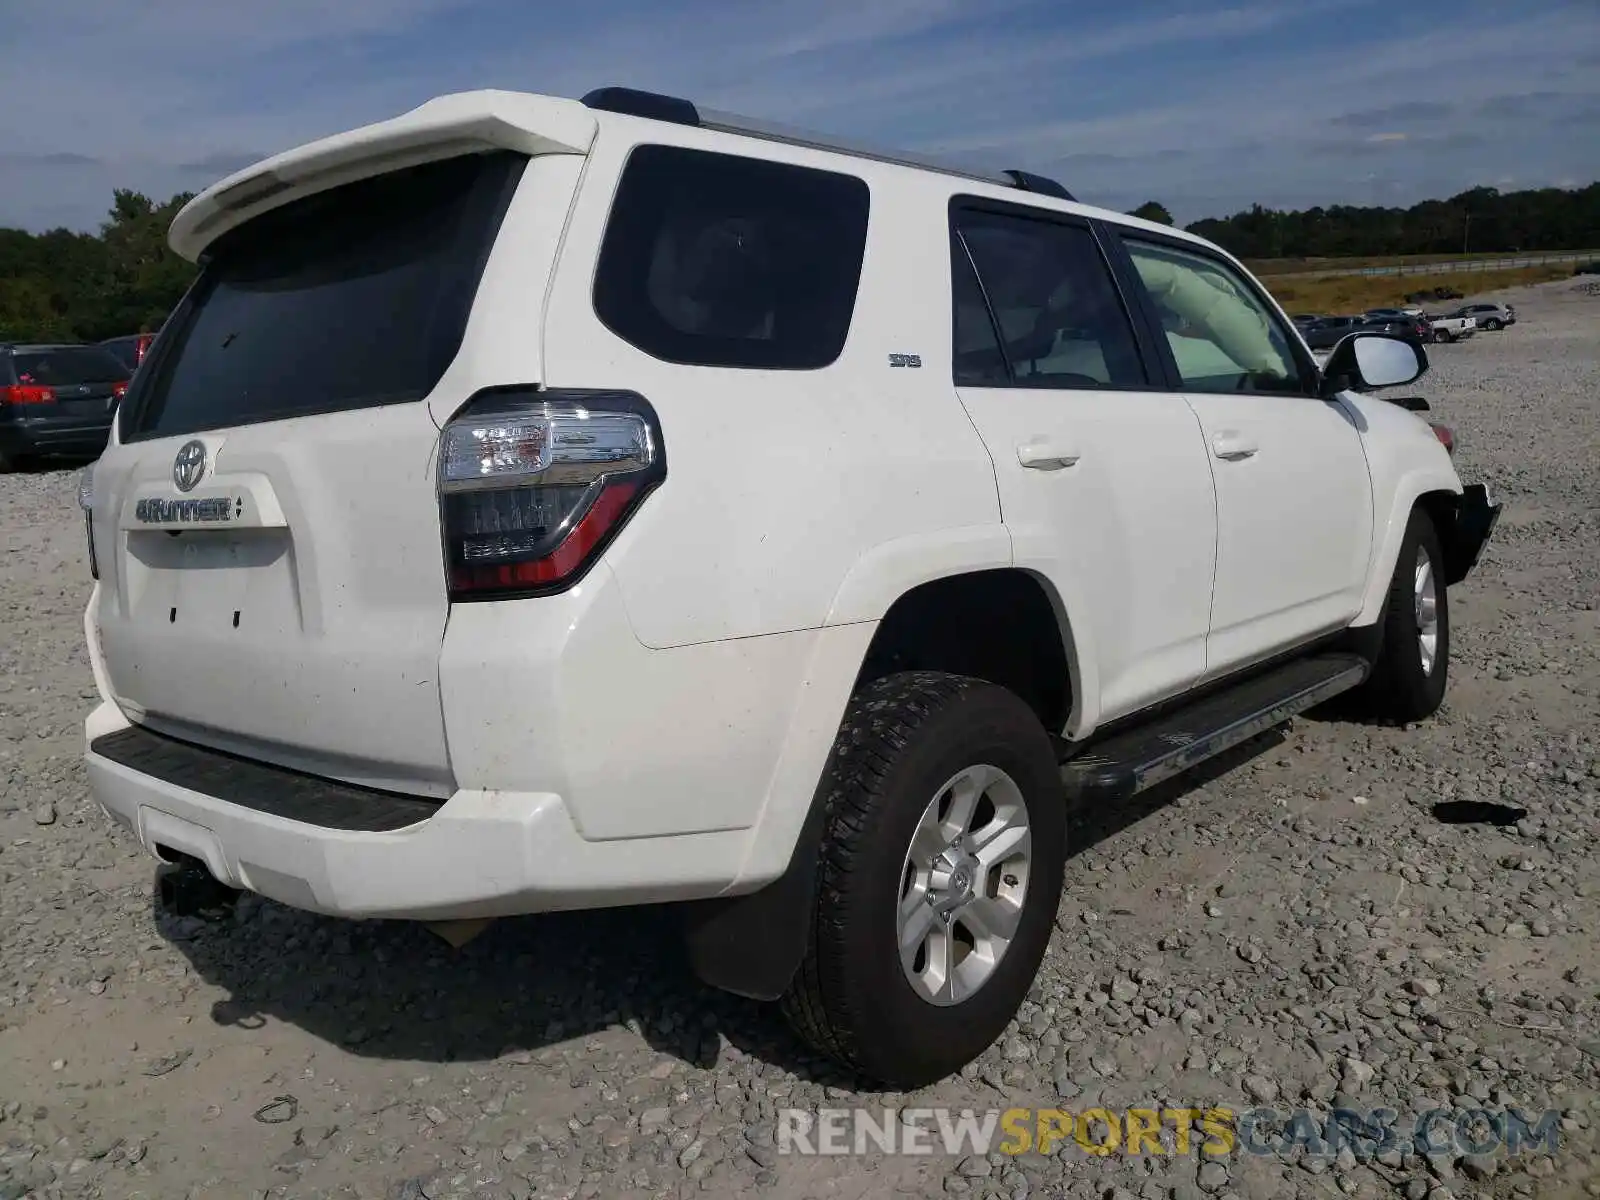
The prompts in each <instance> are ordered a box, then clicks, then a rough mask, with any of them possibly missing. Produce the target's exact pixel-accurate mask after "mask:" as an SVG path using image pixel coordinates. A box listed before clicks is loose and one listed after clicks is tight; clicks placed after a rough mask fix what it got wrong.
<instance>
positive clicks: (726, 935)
mask: <svg viewBox="0 0 1600 1200" xmlns="http://www.w3.org/2000/svg"><path fill="white" fill-rule="evenodd" d="M822 818H823V805H822V803H821V802H820V800H816V799H814V800H813V801H812V804H811V811H810V812H809V813H807V814H806V821H805V824H804V825H803V826H802V827H801V830H800V837H799V839H798V841H797V842H796V843H795V848H794V853H793V854H791V855H790V857H789V865H788V866H787V867H786V868H785V869H784V872H783V874H782V875H780V876H778V878H777V879H774V880H773V881H772V882H771V883H769V884H767V885H766V887H764V888H762V889H761V890H760V891H757V892H751V893H749V894H748V895H744V896H724V897H718V898H717V899H714V900H696V901H693V902H691V903H687V904H685V905H683V936H684V943H685V946H686V948H687V949H688V951H689V962H690V965H691V966H692V967H693V968H694V973H695V974H696V975H697V976H698V977H699V979H700V981H701V982H702V983H704V984H707V985H709V986H710V987H714V988H718V989H720V990H722V991H725V992H732V993H733V994H734V995H736V996H743V997H745V998H746V999H749V1000H777V999H778V998H779V997H781V996H782V995H783V994H784V992H786V991H788V990H789V983H790V981H791V980H793V979H794V973H795V972H796V971H797V970H799V969H800V963H801V961H802V960H803V959H804V958H805V954H806V948H807V945H808V943H809V939H810V937H811V922H812V918H813V910H814V908H815V905H816V891H817V853H818V850H819V849H820V846H821V841H822Z"/></svg>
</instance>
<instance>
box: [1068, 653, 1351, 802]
mask: <svg viewBox="0 0 1600 1200" xmlns="http://www.w3.org/2000/svg"><path fill="white" fill-rule="evenodd" d="M1369 670H1370V668H1369V667H1368V665H1367V662H1366V660H1365V659H1362V658H1359V657H1357V656H1356V655H1354V654H1323V655H1318V656H1316V657H1313V658H1302V659H1296V660H1295V661H1293V662H1289V663H1285V664H1284V665H1283V666H1281V667H1276V668H1274V669H1272V670H1271V671H1268V672H1266V673H1265V674H1263V675H1257V676H1255V677H1253V678H1250V679H1246V680H1244V681H1243V682H1241V683H1237V684H1235V685H1233V686H1232V687H1229V688H1226V689H1224V690H1222V691H1220V692H1216V693H1214V694H1212V695H1209V696H1206V697H1205V698H1203V699H1200V700H1196V701H1195V702H1194V703H1192V704H1187V705H1184V706H1183V707H1181V708H1178V709H1176V710H1175V711H1173V712H1170V713H1167V714H1165V715H1163V716H1159V717H1156V718H1155V719H1153V720H1152V721H1150V722H1148V723H1147V724H1143V725H1139V726H1136V727H1135V728H1133V729H1130V730H1128V731H1127V732H1125V733H1120V734H1117V735H1115V736H1113V737H1112V738H1110V739H1109V740H1108V741H1106V742H1104V743H1102V744H1101V745H1098V746H1093V747H1091V748H1090V749H1088V750H1086V751H1085V752H1084V753H1082V754H1080V755H1078V756H1077V757H1076V758H1072V759H1069V760H1068V761H1067V762H1065V763H1063V764H1062V766H1061V780H1062V783H1064V784H1065V785H1066V788H1067V792H1068V794H1069V795H1070V796H1073V797H1075V798H1076V797H1082V798H1084V799H1094V800H1121V799H1126V798H1127V797H1129V796H1132V795H1134V794H1135V793H1137V792H1142V791H1144V790H1145V789H1146V788H1148V787H1151V786H1153V785H1154V784H1157V783H1160V782H1161V781H1162V780H1165V779H1170V778H1172V777H1173V776H1174V775H1180V774H1182V773H1183V772H1185V771H1187V770H1189V769H1190V768H1191V767H1194V766H1197V765H1198V764H1200V763H1202V762H1204V761H1205V760H1206V759H1208V758H1212V757H1214V756H1216V755H1218V754H1221V753H1222V752H1223V751H1224V750H1228V749H1231V748H1232V747H1234V746H1237V745H1239V743H1241V742H1245V741H1248V740H1249V739H1251V738H1253V737H1255V736H1256V735H1257V734H1261V733H1265V732H1266V731H1267V730H1269V729H1271V728H1272V727H1273V726H1275V725H1280V724H1282V723H1283V722H1284V721H1286V720H1288V719H1289V718H1290V717H1292V716H1294V715H1295V714H1296V713H1301V712H1304V711H1305V710H1306V709H1308V708H1314V707H1315V706H1316V705H1318V704H1321V703H1323V702H1324V701H1325V700H1330V699H1332V698H1333V697H1334V696H1337V695H1338V694H1339V693H1340V692H1346V691H1349V690H1350V689H1351V688H1353V687H1356V686H1358V685H1359V684H1360V683H1362V682H1363V681H1364V680H1365V679H1366V677H1367V673H1368V671H1369Z"/></svg>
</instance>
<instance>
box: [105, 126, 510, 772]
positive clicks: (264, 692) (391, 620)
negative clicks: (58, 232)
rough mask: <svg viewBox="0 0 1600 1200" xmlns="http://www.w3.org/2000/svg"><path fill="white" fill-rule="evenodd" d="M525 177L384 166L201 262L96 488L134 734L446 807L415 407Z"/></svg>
mask: <svg viewBox="0 0 1600 1200" xmlns="http://www.w3.org/2000/svg"><path fill="white" fill-rule="evenodd" d="M526 161H527V159H526V156H525V155H523V154H519V153H516V152H513V151H491V152H484V153H474V154H467V155H460V154H458V155H456V156H455V157H452V158H448V159H444V160H441V161H436V162H431V163H425V164H424V165H420V166H410V167H406V168H404V169H402V170H398V171H389V172H388V173H386V174H383V175H380V176H376V177H373V178H368V179H364V180H360V181H358V182H354V183H348V184H344V185H341V186H338V187H335V188H333V189H331V190H325V191H322V192H318V193H316V194H313V195H310V196H309V197H305V198H301V199H296V200H293V201H292V202H290V203H288V204H287V205H280V206H278V207H276V208H274V209H273V210H272V211H268V212H266V213H265V214H264V215H259V216H255V217H253V218H252V219H251V220H249V221H247V222H243V223H241V224H240V225H239V227H238V228H237V229H236V231H234V232H232V233H230V234H228V235H227V236H225V237H223V238H222V239H221V240H220V241H219V242H218V243H217V244H216V246H215V247H214V249H213V255H214V257H213V258H212V259H211V260H210V262H209V263H208V265H207V267H206V269H205V271H204V272H203V273H202V276H201V278H200V281H199V282H198V283H197V284H196V286H195V288H194V290H193V291H192V292H191V294H190V295H189V296H188V297H187V298H186V299H185V300H184V302H183V304H182V305H181V306H180V307H179V309H178V311H177V312H175V313H174V315H173V317H172V319H171V321H169V323H168V326H167V328H166V329H165V330H164V332H163V336H162V338H161V339H160V342H159V343H158V344H157V346H156V347H155V349H154V350H153V351H152V354H151V356H150V357H149V358H148V359H147V361H146V362H145V363H144V364H143V365H142V366H141V368H140V371H139V373H138V375H137V377H136V379H135V382H134V385H133V388H132V391H131V392H130V395H129V398H128V401H127V403H126V405H125V406H124V413H123V416H122V418H121V421H120V423H119V437H118V439H117V441H116V443H115V444H113V445H111V446H109V447H108V448H107V450H106V452H105V454H104V455H103V457H102V459H101V461H100V463H99V464H98V465H97V467H96V468H95V478H94V526H95V538H96V545H97V548H98V551H99V561H100V565H101V573H102V580H101V584H102V586H101V588H100V592H99V600H98V605H97V608H96V611H95V613H94V617H95V620H96V623H97V625H98V629H99V636H100V642H101V646H102V649H103V657H104V663H105V674H106V678H107V680H108V684H109V688H110V690H111V692H112V693H113V698H114V699H115V700H116V702H117V703H118V704H119V705H120V706H121V707H122V708H123V710H124V711H125V712H126V713H127V714H128V715H129V717H130V718H132V719H134V720H136V721H141V722H143V723H145V724H148V725H149V726H151V727H152V728H155V729H158V730H162V731H164V732H167V733H170V734H173V735H174V736H178V737H182V738H186V739H188V740H191V741H195V742H198V743H201V744H206V745H211V746H214V747H216V748H218V749H222V750H226V751H231V752H234V753H238V754H243V755H246V756H249V757H253V758H259V759H263V760H266V761H274V762H279V763H282V764H283V765H285V766H291V767H295V768H297V769H300V770H306V771H311V772H313V773H316V774H320V775H326V776H330V777H333V778H338V779H344V780H348V781H350V782H353V783H361V784H367V785H369V786H375V787H385V788H392V789H396V790H403V791H408V792H413V793H420V794H433V795H441V796H442V795H447V794H448V793H449V792H450V791H451V790H452V786H453V785H452V777H451V771H450V763H449V756H448V752H447V749H446V744H445V734H444V722H443V718H442V714H441V708H440V700H439V681H438V657H439V647H440V643H441V640H442V637H443V633H444V628H445V621H446V616H447V611H448V605H447V601H446V593H445V580H444V567H443V558H442V550H441V544H440V535H439V510H438V500H437V496H436V491H435V474H434V471H435V451H436V447H437V443H438V429H437V426H436V425H435V422H434V419H433V417H432V416H431V415H430V411H429V403H428V401H429V399H430V398H432V399H434V400H439V399H440V397H439V396H438V395H436V394H435V393H436V392H439V391H442V390H448V387H449V384H448V383H446V384H445V385H444V386H443V387H441V380H442V379H445V378H446V377H447V372H448V371H449V368H450V367H451V365H452V363H453V362H454V360H455V358H456V356H457V353H458V351H459V350H460V348H461V346H462V341H463V336H464V333H465V330H466V327H467V321H468V316H469V314H470V312H471V310H472V305H473V300H474V297H475V294H476V291H477V288H478V285H479V281H480V279H481V277H482V276H483V273H484V268H485V263H486V261H487V257H488V254H489V252H490V249H491V247H492V246H493V245H494V242H495V238H496V235H497V233H498V231H499V229H500V226H501V222H502V220H503V218H504V216H505V212H506V208H507V205H508V204H509V202H510V199H511V197H512V195H513V193H514V192H515V189H516V186H517V183H518V181H519V179H520V177H521V174H522V172H523V170H524V167H525V164H526ZM535 294H537V293H535ZM464 398H465V395H464V394H463V395H461V396H458V397H454V398H453V400H452V398H450V397H446V398H445V400H446V401H447V402H446V403H445V404H444V407H446V408H449V407H451V406H452V403H459V402H460V400H461V399H464ZM107 547H110V552H109V553H108V552H107V549H106V548H107Z"/></svg>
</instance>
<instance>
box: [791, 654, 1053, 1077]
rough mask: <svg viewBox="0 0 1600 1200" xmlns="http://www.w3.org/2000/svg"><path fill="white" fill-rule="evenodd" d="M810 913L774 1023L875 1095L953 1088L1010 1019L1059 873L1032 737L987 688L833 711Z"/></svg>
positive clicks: (1036, 959) (1041, 941)
mask: <svg viewBox="0 0 1600 1200" xmlns="http://www.w3.org/2000/svg"><path fill="white" fill-rule="evenodd" d="M823 788H824V795H823V801H824V803H825V805H826V809H825V820H826V826H825V831H824V835H823V837H824V840H823V844H822V849H821V854H820V856H819V863H818V880H817V883H818V886H817V898H816V909H815V912H814V914H813V922H812V931H811V936H810V941H809V945H808V947H807V951H806V957H805V960H804V962H803V963H802V965H801V967H800V970H799V971H798V972H797V973H796V975H795V979H794V982H793V983H792V984H791V986H790V990H789V992H788V994H787V995H785V997H784V1000H783V1007H784V1011H785V1013H786V1015H787V1016H788V1017H789V1020H790V1022H791V1023H792V1024H793V1025H794V1027H795V1029H796V1030H797V1032H799V1034H800V1035H801V1036H802V1037H803V1038H805V1039H806V1040H807V1041H808V1042H810V1043H811V1044H812V1045H813V1046H814V1047H816V1048H817V1049H818V1050H820V1051H821V1052H823V1053H825V1054H827V1055H829V1056H830V1057H832V1058H834V1059H836V1060H837V1061H839V1062H840V1063H841V1064H842V1065H844V1066H846V1067H848V1068H850V1069H851V1070H854V1071H857V1072H859V1073H860V1074H862V1075H864V1076H867V1077H870V1078H871V1079H873V1080H875V1081H878V1082H881V1083H885V1084H888V1085H890V1086H893V1087H900V1088H915V1087H921V1086H923V1085H926V1084H929V1083H933V1082H935V1081H937V1080H939V1079H943V1078H945V1077H946V1076H948V1075H950V1074H952V1073H954V1072H956V1071H959V1070H960V1069H961V1068H962V1067H964V1066H966V1065H967V1064H968V1063H969V1062H971V1061H972V1060H973V1059H974V1058H976V1057H977V1056H978V1055H980V1054H981V1053H983V1051H984V1050H985V1049H987V1048H988V1047H989V1046H990V1045H991V1044H992V1043H993V1042H994V1041H995V1039H996V1038H998V1037H999V1036H1000V1035H1001V1034H1002V1033H1003V1032H1004V1031H1005V1028H1006V1025H1007V1024H1008V1023H1009V1022H1010V1020H1011V1019H1012V1017H1014V1016H1015V1015H1016V1012H1017V1008H1018V1007H1019V1006H1020V1005H1021V1003H1022V1000H1023V997H1024V996H1025V995H1026V994H1027V991H1028V989H1029V987H1031V986H1032V984H1033V980H1034V976H1035V974H1036V973H1037V972H1038V969H1039V963H1040V961H1041V959H1042V958H1043V956H1044V950H1045V945H1046V943H1047V942H1048V941H1049V938H1050V930H1051V928H1052V926H1053V923H1054V917H1055V911H1056V905H1057V903H1058V901H1059V898H1060V892H1061V879H1062V873H1063V870H1064V867H1065V860H1066V808H1065V802H1064V798H1063V795H1062V790H1061V777H1060V771H1059V768H1058V766H1057V764H1056V758H1055V754H1054V752H1053V749H1052V747H1051V744H1050V739H1049V737H1048V735H1047V734H1046V733H1045V730H1044V727H1043V726H1042V725H1041V724H1040V723H1039V719H1038V718H1037V717H1036V716H1035V715H1034V713H1033V711H1032V710H1031V709H1030V708H1029V707H1028V706H1027V705H1026V704H1024V703H1023V702H1022V701H1021V700H1020V699H1019V698H1018V697H1016V696H1015V695H1014V694H1012V693H1011V692H1009V691H1006V690H1005V689H1003V688H1000V687H996V686H994V685H992V684H989V683H984V682H982V681H979V680H976V679H969V678H966V677H963V676H955V675H945V674H940V673H935V672H920V671H919V672H908V673H904V674H897V675H891V676H888V677H886V678H884V679H880V680H878V681H876V682H874V683H872V684H869V685H868V686H867V687H866V688H864V689H863V690H862V691H861V693H860V694H858V695H857V696H856V697H855V698H854V699H853V700H852V702H851V705H850V710H849V712H848V713H847V714H846V717H845V720H844V723H843V724H842V726H841V727H840V731H839V736H838V740H837V741H836V743H835V746H834V752H833V756H832V758H831V760H830V762H829V767H828V774H827V777H826V778H825V779H824V781H823Z"/></svg>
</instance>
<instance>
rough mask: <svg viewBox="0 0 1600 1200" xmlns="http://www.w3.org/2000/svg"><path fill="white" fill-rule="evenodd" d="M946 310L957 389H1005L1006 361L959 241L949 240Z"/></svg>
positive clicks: (1009, 379)
mask: <svg viewBox="0 0 1600 1200" xmlns="http://www.w3.org/2000/svg"><path fill="white" fill-rule="evenodd" d="M950 308H951V312H952V313H953V316H954V321H955V329H954V342H953V345H952V356H953V361H954V368H955V381H956V384H957V386H965V387H1005V386H1006V385H1007V384H1009V383H1010V382H1011V375H1010V372H1008V371H1007V370H1006V357H1005V355H1004V354H1002V353H1001V352H1000V339H999V338H997V337H996V336H995V332H994V322H992V321H991V320H990V319H989V304H988V302H987V301H986V300H984V298H983V289H982V288H980V287H979V286H978V277H977V276H976V275H974V274H973V273H972V262H971V260H969V259H968V258H967V251H966V249H965V247H963V246H962V244H961V242H960V239H958V238H956V237H955V236H954V235H953V234H952V235H951V238H950Z"/></svg>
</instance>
